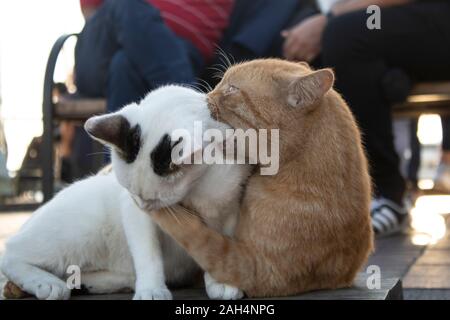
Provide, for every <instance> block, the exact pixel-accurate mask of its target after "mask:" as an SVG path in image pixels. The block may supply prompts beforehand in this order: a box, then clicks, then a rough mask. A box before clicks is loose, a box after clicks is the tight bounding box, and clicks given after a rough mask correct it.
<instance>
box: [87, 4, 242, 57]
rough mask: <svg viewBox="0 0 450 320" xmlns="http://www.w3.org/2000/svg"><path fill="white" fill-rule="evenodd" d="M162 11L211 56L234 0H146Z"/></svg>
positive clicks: (180, 32) (170, 23) (174, 26)
mask: <svg viewBox="0 0 450 320" xmlns="http://www.w3.org/2000/svg"><path fill="white" fill-rule="evenodd" d="M103 1H104V0H80V3H81V6H93V7H97V6H100V5H101V4H102V2H103ZM146 1H147V2H148V3H150V4H151V5H153V6H154V7H155V8H157V9H158V10H159V11H160V12H161V16H162V18H163V19H164V22H165V23H166V25H167V26H168V27H169V28H170V29H171V30H172V31H173V32H174V33H176V34H177V35H178V36H180V37H182V38H184V39H187V40H189V41H191V43H192V44H194V45H195V46H196V47H197V49H199V50H200V52H201V53H202V55H203V57H204V58H205V59H206V60H209V59H210V58H211V57H212V55H213V53H214V51H215V50H216V45H217V43H218V42H219V41H220V39H221V37H222V33H223V31H224V30H225V28H226V27H227V26H228V22H229V17H230V15H231V10H232V8H233V2H234V0H146Z"/></svg>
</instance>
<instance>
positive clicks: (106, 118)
mask: <svg viewBox="0 0 450 320" xmlns="http://www.w3.org/2000/svg"><path fill="white" fill-rule="evenodd" d="M84 129H85V130H86V132H87V133H88V134H89V135H90V136H91V137H92V138H94V139H95V140H97V141H99V142H101V143H103V144H107V145H113V146H116V147H118V148H119V149H120V148H123V146H122V144H123V142H124V136H125V135H126V134H127V133H128V131H129V130H130V123H129V122H128V120H127V119H126V118H125V117H124V116H122V115H119V114H114V113H113V114H107V115H102V116H94V117H92V118H89V119H88V120H87V121H86V123H85V124H84Z"/></svg>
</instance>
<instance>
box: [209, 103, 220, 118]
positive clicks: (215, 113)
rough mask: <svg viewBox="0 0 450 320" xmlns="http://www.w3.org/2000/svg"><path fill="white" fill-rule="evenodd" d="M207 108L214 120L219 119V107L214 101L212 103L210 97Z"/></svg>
mask: <svg viewBox="0 0 450 320" xmlns="http://www.w3.org/2000/svg"><path fill="white" fill-rule="evenodd" d="M208 109H209V111H210V113H211V117H212V118H213V119H214V120H218V119H219V108H218V107H217V105H216V104H215V103H213V101H212V100H211V99H208Z"/></svg>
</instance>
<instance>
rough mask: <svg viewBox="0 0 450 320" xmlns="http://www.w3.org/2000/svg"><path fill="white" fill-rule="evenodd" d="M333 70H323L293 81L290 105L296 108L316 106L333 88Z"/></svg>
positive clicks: (289, 99)
mask: <svg viewBox="0 0 450 320" xmlns="http://www.w3.org/2000/svg"><path fill="white" fill-rule="evenodd" d="M333 83H334V74H333V71H332V70H331V69H321V70H317V71H314V72H312V73H310V74H308V75H304V76H299V77H297V78H295V79H294V80H292V82H291V83H290V84H289V88H288V103H289V104H290V105H291V106H292V107H295V108H299V107H306V106H310V105H314V104H315V103H316V102H317V101H318V100H320V99H322V97H323V96H324V95H325V94H326V93H327V92H328V91H329V90H330V89H331V88H332V87H333Z"/></svg>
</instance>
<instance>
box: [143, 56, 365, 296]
mask: <svg viewBox="0 0 450 320" xmlns="http://www.w3.org/2000/svg"><path fill="white" fill-rule="evenodd" d="M333 82H334V75H333V73H332V71H331V70H329V69H322V70H318V71H312V70H311V69H310V68H309V67H308V66H307V65H305V64H302V63H293V62H287V61H282V60H275V59H268V60H254V61H251V62H247V63H243V64H238V65H235V66H232V67H231V68H229V69H228V71H227V72H226V73H225V75H224V77H223V79H222V81H221V82H220V83H219V84H218V85H217V87H216V88H215V89H214V90H213V91H212V92H211V93H209V95H208V96H209V101H210V110H211V112H212V114H213V116H214V117H216V118H217V119H219V120H220V121H223V122H226V123H228V124H230V125H231V126H232V127H234V128H242V129H244V130H245V129H249V128H255V129H263V128H268V129H270V128H279V129H280V163H279V166H280V167H279V172H278V174H276V175H272V176H263V175H260V173H259V170H258V171H257V172H256V173H254V174H253V175H252V176H251V177H250V179H249V181H248V185H247V190H246V193H245V196H244V199H243V203H242V206H241V216H240V221H239V224H238V226H237V230H236V232H235V238H234V239H231V238H228V237H226V236H224V235H222V234H219V233H217V232H216V231H214V230H212V229H209V228H208V227H207V226H206V225H205V224H203V223H202V222H201V220H200V219H199V218H197V217H196V216H193V215H191V214H189V213H187V212H186V210H185V209H184V210H183V208H175V210H177V217H174V216H173V215H170V214H167V212H165V211H164V210H161V211H158V212H155V213H152V216H153V218H154V219H155V221H156V222H157V223H158V224H159V225H160V226H161V227H162V228H163V229H164V230H165V231H166V232H168V233H169V234H170V235H171V236H172V237H173V238H175V239H176V240H177V241H178V242H179V243H180V244H181V245H182V246H183V247H184V248H185V249H186V250H187V251H188V252H189V254H190V255H191V256H192V257H193V258H194V259H195V260H196V261H197V263H199V265H200V266H201V267H202V268H203V269H204V270H205V271H207V272H209V273H210V274H211V276H212V277H213V278H214V279H215V280H216V281H218V282H220V283H225V284H229V285H232V286H235V287H238V288H240V289H241V290H243V291H244V292H245V293H246V294H247V295H248V296H249V297H269V296H283V295H291V294H298V293H301V292H305V291H310V290H316V289H326V288H330V289H331V288H340V287H347V286H351V285H352V282H353V279H354V277H355V275H356V273H357V272H358V271H359V270H360V268H361V267H362V266H363V264H364V263H365V262H366V259H367V257H368V255H369V253H370V252H371V250H372V247H373V236H372V229H371V226H370V214H369V205H370V196H371V183H370V178H369V174H368V168H367V161H366V158H365V155H364V152H363V148H362V146H361V138H360V133H359V131H358V128H357V126H356V124H355V120H354V118H353V116H352V114H351V112H350V110H349V108H348V107H347V105H346V103H345V102H344V100H343V99H342V98H341V97H340V96H339V94H338V93H336V92H335V91H334V90H333V89H332V86H333ZM180 221H181V223H180Z"/></svg>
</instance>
